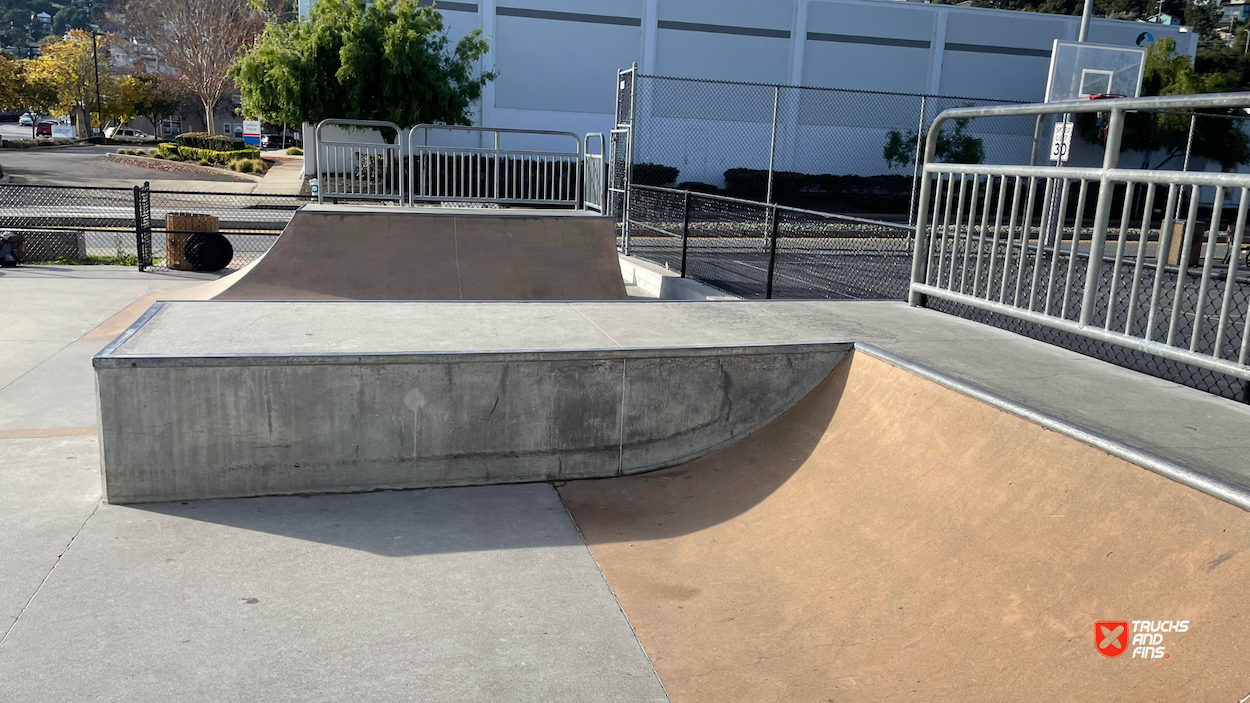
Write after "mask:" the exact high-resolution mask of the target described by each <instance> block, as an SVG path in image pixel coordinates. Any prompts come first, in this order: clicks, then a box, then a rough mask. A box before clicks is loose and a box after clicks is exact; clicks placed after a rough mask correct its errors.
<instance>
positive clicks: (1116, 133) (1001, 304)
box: [908, 93, 1250, 380]
mask: <svg viewBox="0 0 1250 703" xmlns="http://www.w3.org/2000/svg"><path fill="white" fill-rule="evenodd" d="M1246 106H1250V93H1226V94H1213V95H1205V96H1194V95H1184V96H1164V97H1150V98H1124V99H1112V100H1099V101H1081V102H1067V103H1051V104H1046V105H1018V106H1017V105H1012V106H999V107H981V108H962V109H955V110H947V111H946V112H943V113H942V114H940V115H939V116H938V117H937V118H936V119H935V120H934V123H933V125H932V126H931V127H930V129H929V137H928V140H927V144H926V150H925V155H924V166H923V178H922V180H921V185H920V200H919V207H918V210H917V223H916V230H915V236H916V245H915V248H914V250H913V257H912V271H911V284H910V286H909V295H908V300H909V302H910V303H911V304H912V305H922V304H925V302H926V298H936V299H939V300H945V301H950V302H953V303H958V304H962V305H966V306H969V307H972V308H976V309H979V310H983V311H986V312H990V313H997V314H1001V315H1005V316H1008V317H1012V318H1016V319H1018V320H1023V321H1025V322H1028V323H1034V324H1037V325H1041V326H1043V327H1046V328H1050V329H1054V330H1058V331H1062V332H1067V333H1071V334H1076V335H1079V336H1083V337H1086V338H1089V339H1093V340H1097V341H1100V342H1106V343H1110V344H1114V345H1118V346H1121V347H1124V348H1127V349H1131V350H1134V351H1137V352H1141V353H1145V354H1149V355H1153V356H1156V357H1160V358H1163V359H1168V360H1171V361H1177V362H1183V363H1186V364H1190V365H1192V366H1196V367H1199V368H1203V369H1207V370H1210V371H1216V372H1218V373H1223V374H1227V375H1229V376H1233V377H1236V378H1240V379H1243V380H1250V365H1247V361H1248V356H1247V354H1248V352H1250V328H1248V323H1250V279H1247V277H1246V271H1245V265H1244V256H1245V254H1244V252H1243V248H1244V247H1245V246H1246V245H1247V244H1250V242H1247V241H1246V237H1245V227H1246V215H1247V205H1248V204H1250V199H1248V198H1250V174H1236V173H1202V172H1183V171H1152V170H1132V169H1121V168H1118V167H1117V166H1118V160H1119V155H1120V142H1121V137H1122V136H1123V130H1124V115H1125V113H1126V112H1128V111H1151V110H1173V109H1191V110H1202V109H1215V108H1241V107H1246ZM1064 113H1109V119H1108V120H1107V122H1106V125H1107V131H1106V147H1105V153H1104V159H1103V165H1102V167H1101V168H1065V167H1058V166H1054V167H1051V166H1047V167H1036V166H986V165H966V164H950V163H935V158H934V156H935V150H936V144H937V141H938V140H937V135H938V133H939V132H940V130H941V128H942V125H943V124H944V123H945V122H947V121H950V120H964V119H972V118H992V117H1005V116H1017V115H1048V114H1064ZM1203 189H1212V190H1213V191H1214V197H1213V199H1211V200H1209V201H1208V200H1206V199H1204V198H1203ZM1091 202H1092V203H1093V207H1094V213H1093V216H1092V217H1089V216H1087V213H1088V206H1089V205H1090V204H1091ZM1186 202H1187V205H1186ZM1203 202H1211V203H1212V205H1211V206H1210V208H1209V210H1208V209H1207V208H1206V207H1205V206H1203V205H1202V203H1203ZM1234 203H1235V206H1236V207H1235V213H1236V214H1235V215H1234V216H1233V217H1232V219H1233V220H1234V224H1233V225H1232V226H1231V228H1228V229H1227V231H1226V230H1225V226H1226V224H1227V223H1228V221H1229V218H1228V216H1227V215H1225V213H1224V210H1225V207H1226V205H1232V204H1234ZM1074 204H1075V205H1074ZM1073 205H1074V206H1073ZM1157 211H1158V212H1157ZM1204 211H1209V221H1208V222H1206V223H1200V222H1199V221H1198V220H1199V217H1200V216H1202V215H1203V214H1204ZM978 213H979V216H978Z"/></svg>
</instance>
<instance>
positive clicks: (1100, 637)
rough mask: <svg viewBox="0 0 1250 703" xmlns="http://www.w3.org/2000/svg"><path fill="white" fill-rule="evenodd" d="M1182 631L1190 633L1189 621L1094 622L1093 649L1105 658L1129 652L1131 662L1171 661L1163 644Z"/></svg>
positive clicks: (1170, 656) (1169, 641) (1169, 654)
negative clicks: (1130, 652)
mask: <svg viewBox="0 0 1250 703" xmlns="http://www.w3.org/2000/svg"><path fill="white" fill-rule="evenodd" d="M1181 632H1189V621H1188V620H1132V621H1127V620H1099V621H1098V622H1096V623H1094V647H1095V648H1096V649H1097V650H1098V653H1099V654H1101V655H1103V656H1104V657H1111V658H1115V657H1118V656H1120V655H1121V654H1124V653H1125V652H1127V651H1130V650H1131V651H1132V652H1133V653H1132V655H1130V656H1129V658H1130V659H1171V658H1172V655H1171V653H1170V652H1168V651H1167V650H1166V649H1165V647H1164V644H1163V642H1164V640H1165V639H1166V640H1168V643H1169V644H1171V642H1172V640H1173V639H1175V635H1176V634H1177V633H1181ZM1181 639H1184V638H1183V637H1182V638H1181Z"/></svg>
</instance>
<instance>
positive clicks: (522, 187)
mask: <svg viewBox="0 0 1250 703" xmlns="http://www.w3.org/2000/svg"><path fill="white" fill-rule="evenodd" d="M432 130H438V131H442V132H461V133H466V132H477V133H479V134H490V135H492V136H493V140H494V144H493V145H492V146H491V147H459V146H431V145H430V144H429V137H430V132H431V131H432ZM418 133H419V134H420V135H421V136H420V139H421V143H418V142H417V139H418V136H417V135H418ZM503 134H523V135H530V136H555V137H567V138H569V139H571V140H572V142H573V150H572V151H535V150H525V149H503V148H501V147H500V136H501V135H503ZM452 153H457V154H467V155H477V156H478V157H479V159H475V160H474V161H473V165H472V171H473V172H472V173H471V174H464V173H462V174H460V176H459V177H460V179H461V182H460V184H459V185H460V186H461V187H460V188H459V189H456V188H453V190H468V191H469V192H470V194H469V195H463V194H457V195H446V194H443V195H438V196H432V195H427V191H428V190H429V188H427V186H429V185H431V184H430V183H428V182H427V180H426V179H427V174H426V170H425V169H424V168H422V166H421V163H420V159H421V157H423V156H438V155H440V154H443V155H450V154H452ZM510 157H520V158H521V159H522V160H525V159H529V158H533V157H552V158H555V159H558V160H560V161H559V163H566V164H569V165H571V166H572V169H573V173H572V174H571V176H570V177H569V178H568V179H567V181H568V182H570V183H571V184H572V191H571V195H572V197H557V198H543V197H537V196H536V193H535V192H534V191H533V190H529V192H527V187H526V184H525V182H524V178H522V182H520V183H514V182H510V181H509V180H508V177H507V175H506V173H505V172H501V170H500V169H499V164H500V163H501V159H502V158H510ZM481 158H485V159H486V166H485V169H486V171H485V172H483V171H482V165H481V162H480V161H481ZM408 160H409V168H408V178H407V185H408V204H410V205H415V204H416V203H417V201H418V200H420V199H426V198H433V199H437V200H444V201H449V202H487V203H512V204H529V203H532V204H543V205H549V204H555V205H567V204H572V205H573V206H574V207H580V206H581V202H582V177H583V176H582V140H581V138H580V137H578V136H577V135H576V134H573V133H572V132H563V131H552V130H530V129H509V128H502V127H475V126H466V125H436V124H419V125H416V126H414V127H412V128H410V129H409V130H408ZM492 161H493V163H494V169H493V170H492V169H491V162H492ZM548 168H550V169H551V172H552V173H555V169H554V167H551V166H549V167H548ZM488 173H493V180H492V181H491V182H490V183H486V184H483V183H482V182H481V181H480V177H482V176H485V175H487V174H488ZM444 177H445V175H444ZM565 182H566V179H565V178H563V177H561V178H560V179H559V181H558V183H559V184H560V185H561V186H563V185H564V184H565ZM441 185H443V186H448V185H451V186H455V185H456V183H455V182H451V183H442V184H441ZM530 188H531V189H532V184H530ZM483 189H484V190H485V191H486V192H485V193H482V192H481V190H483ZM559 190H560V191H561V192H569V191H568V189H566V188H563V187H561V188H559ZM474 191H478V192H477V193H476V194H473V192H474ZM505 192H507V193H509V195H510V196H511V197H508V196H505ZM518 193H519V195H518Z"/></svg>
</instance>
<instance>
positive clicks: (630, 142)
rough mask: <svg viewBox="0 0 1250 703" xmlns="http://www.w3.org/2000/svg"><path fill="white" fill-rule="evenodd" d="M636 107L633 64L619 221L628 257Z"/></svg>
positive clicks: (636, 69) (636, 66) (634, 66)
mask: <svg viewBox="0 0 1250 703" xmlns="http://www.w3.org/2000/svg"><path fill="white" fill-rule="evenodd" d="M637 106H638V64H637V62H635V63H634V64H633V66H631V67H630V69H629V125H628V127H627V129H628V130H629V131H628V132H627V133H626V134H625V202H624V206H623V213H622V215H623V219H622V221H621V239H622V241H621V243H622V245H623V246H624V252H625V255H626V256H629V237H630V234H631V232H630V226H629V215H630V207H629V206H630V199H631V198H630V192H629V191H630V188H629V186H630V184H631V183H633V181H634V137H635V136H636V135H637V131H636V130H635V129H634V122H635V117H636V113H635V111H636V109H637Z"/></svg>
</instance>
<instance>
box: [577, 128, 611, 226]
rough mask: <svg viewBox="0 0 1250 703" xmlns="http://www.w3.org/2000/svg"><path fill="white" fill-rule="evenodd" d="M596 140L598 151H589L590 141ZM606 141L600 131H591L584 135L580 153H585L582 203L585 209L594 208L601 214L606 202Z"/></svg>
mask: <svg viewBox="0 0 1250 703" xmlns="http://www.w3.org/2000/svg"><path fill="white" fill-rule="evenodd" d="M592 141H594V142H598V144H599V153H597V154H592V153H590V144H591V142H592ZM606 146H607V142H606V141H605V140H604V138H603V133H601V132H591V133H589V134H587V135H586V140H585V143H584V144H583V146H582V153H583V154H585V165H584V166H583V174H584V177H585V183H584V185H583V186H582V198H583V205H584V207H585V208H586V209H587V210H594V211H595V212H598V213H600V214H602V213H603V212H604V209H605V206H606V204H607V197H608V192H607V180H606V176H607V165H606V164H605V163H604V160H603V159H604V156H605V155H606Z"/></svg>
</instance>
